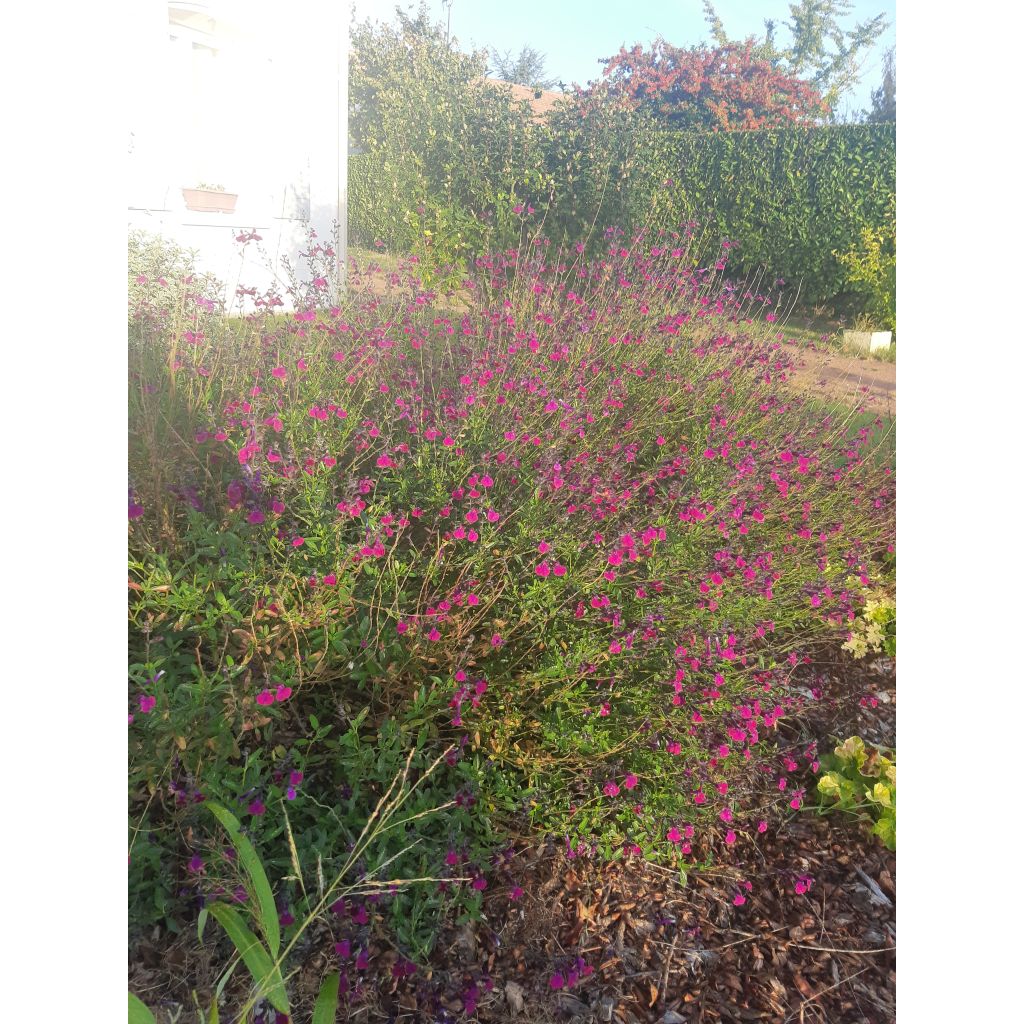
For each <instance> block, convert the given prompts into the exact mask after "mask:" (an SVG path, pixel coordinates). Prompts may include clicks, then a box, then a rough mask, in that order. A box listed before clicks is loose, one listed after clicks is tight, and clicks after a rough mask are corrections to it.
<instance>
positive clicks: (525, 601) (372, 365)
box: [128, 203, 895, 1002]
mask: <svg viewBox="0 0 1024 1024" xmlns="http://www.w3.org/2000/svg"><path fill="white" fill-rule="evenodd" d="M514 205H515V207H517V209H516V210H515V212H510V215H511V216H515V217H518V218H520V220H521V242H520V244H519V246H518V247H514V248H508V249H504V250H501V251H498V252H493V253H489V254H485V255H477V256H475V257H472V258H470V257H466V276H465V278H464V279H463V280H462V281H461V282H459V287H458V289H457V290H453V291H451V292H448V293H443V292H440V291H436V290H432V289H431V288H430V287H428V286H427V285H426V284H425V283H424V281H423V278H422V276H421V275H420V273H419V264H418V263H416V262H411V261H402V262H399V263H398V264H397V265H396V266H395V267H394V268H392V269H390V270H387V271H385V270H383V269H382V268H374V267H372V266H370V267H367V266H359V265H356V264H355V263H354V262H353V263H352V264H351V265H350V267H349V275H348V277H349V284H350V291H349V293H348V295H347V296H345V297H341V296H338V295H337V294H336V293H333V292H332V290H331V285H330V282H329V275H328V273H327V271H326V269H325V268H326V267H327V265H328V264H329V263H330V261H331V260H332V259H333V258H334V251H333V248H332V247H331V245H330V244H329V243H325V242H323V241H321V240H318V239H316V238H315V237H313V238H311V239H310V243H309V247H308V250H307V252H306V253H305V254H304V255H305V257H306V260H307V262H308V263H309V269H308V272H306V273H305V274H302V273H298V272H296V273H295V274H293V275H292V276H291V278H290V279H289V280H288V281H286V282H283V283H282V285H281V288H280V290H279V291H269V292H266V293H257V292H256V291H254V290H252V289H246V288H245V287H240V288H239V290H238V293H237V294H236V295H234V296H223V295H218V294H214V293H211V292H207V291H204V290H202V289H200V288H198V287H197V282H196V280H195V278H194V277H193V279H192V282H191V283H184V284H180V283H179V282H171V281H170V280H169V279H168V280H167V283H166V284H161V283H160V282H159V281H152V280H149V279H148V277H147V281H146V282H137V283H138V284H139V287H140V289H141V290H140V292H139V293H138V296H137V309H136V310H134V311H133V316H132V319H131V326H130V344H129V371H130V380H129V402H130V406H129V409H130V449H129V484H130V491H129V504H128V518H129V526H128V530H129V584H128V586H129V624H130V643H129V726H128V727H129V751H130V773H129V801H130V822H129V857H130V863H129V894H130V917H131V921H132V925H133V927H134V928H142V927H146V926H149V925H151V924H153V923H154V922H163V923H164V924H166V926H167V927H168V928H169V929H171V930H172V931H175V930H182V929H184V928H186V927H192V926H193V923H194V922H195V920H196V919H197V916H198V915H199V914H200V912H201V911H203V910H204V909H205V910H206V911H207V913H208V915H209V916H212V917H214V918H215V919H216V920H217V921H219V923H220V924H221V926H222V927H223V928H224V929H225V930H226V931H227V932H228V934H229V935H230V936H231V939H232V941H233V942H234V944H235V946H236V947H237V946H238V941H237V940H238V938H239V937H241V938H242V939H244V940H246V941H248V940H247V938H246V935H245V933H243V932H242V931H241V929H240V927H238V925H239V923H241V924H244V925H245V927H246V928H247V929H248V930H249V932H250V933H251V934H252V936H253V941H252V943H250V947H251V948H250V952H249V958H248V959H245V958H244V957H243V962H244V963H245V966H246V968H247V969H248V970H249V972H250V974H251V975H252V976H253V978H254V980H255V981H256V982H257V983H258V984H259V985H260V986H261V988H262V990H263V992H264V994H265V995H267V997H268V998H269V995H270V993H271V992H278V993H279V992H280V991H281V984H279V983H278V979H277V975H276V974H273V973H272V972H268V971H266V970H264V968H266V966H267V964H266V961H267V960H269V961H270V962H271V964H272V965H274V966H275V968H280V964H279V963H278V960H279V955H278V953H276V952H275V950H274V946H275V945H276V943H277V941H281V942H282V946H281V947H280V949H281V950H282V951H283V950H284V948H285V943H286V940H287V934H288V932H287V928H288V927H291V926H292V925H291V924H288V925H280V921H282V920H285V921H290V922H294V920H295V919H296V917H298V916H299V915H298V914H297V913H296V909H297V908H298V909H299V910H300V911H301V909H302V908H306V910H308V909H310V904H309V898H310V897H309V893H310V882H309V878H310V874H311V873H312V875H313V877H316V878H318V879H319V878H323V879H325V880H326V879H331V878H335V877H339V876H342V875H344V877H345V878H346V879H348V880H349V882H350V883H352V884H355V883H366V882H367V880H372V879H375V878H389V879H395V878H404V879H428V880H429V881H425V882H423V883H422V884H418V885H416V886H412V887H408V888H406V887H403V886H399V887H394V886H392V887H382V888H380V889H379V890H377V891H373V892H370V891H368V890H366V889H363V890H362V891H358V892H357V893H356V894H354V895H352V896H349V897H345V898H343V899H336V900H335V901H334V903H332V904H331V905H330V906H329V907H328V914H327V919H328V920H329V922H330V925H331V928H332V929H333V931H334V935H335V938H336V942H337V955H338V957H339V960H340V961H341V963H342V964H344V965H346V967H347V966H348V965H351V966H352V967H353V969H354V970H356V974H358V971H359V970H363V969H365V967H366V964H367V957H368V956H369V955H370V953H369V949H370V944H369V942H368V936H370V935H372V934H379V933H380V930H381V929H386V930H387V932H388V934H389V935H390V936H391V937H392V938H391V940H390V941H392V942H393V943H394V945H395V946H396V947H397V948H398V949H400V950H401V951H402V957H403V959H400V960H399V961H398V962H397V963H395V964H393V965H392V970H393V971H398V972H400V973H401V972H406V973H408V972H411V971H414V970H415V969H416V968H415V963H416V960H417V959H419V958H421V957H423V956H425V955H426V953H427V952H429V950H430V948H431V945H432V943H433V941H434V937H435V936H436V934H437V928H438V925H439V923H441V922H443V921H445V920H450V919H452V918H453V917H454V918H458V919H461V920H466V919H471V918H473V917H475V916H476V915H478V914H479V913H480V910H481V906H482V899H483V893H484V891H485V890H490V891H491V892H492V893H493V892H495V891H497V892H499V893H507V895H508V898H509V899H510V900H513V901H514V900H517V899H518V898H520V896H521V895H522V888H521V886H520V885H519V881H520V879H519V878H518V877H517V873H516V863H517V860H516V851H517V848H516V844H515V842H513V839H512V837H513V836H523V835H529V834H531V833H532V834H538V835H543V834H546V835H548V836H552V837H554V838H555V839H556V840H557V842H559V843H560V844H564V848H565V850H566V853H567V854H568V855H569V856H573V857H600V858H620V857H644V858H649V859H652V860H656V861H658V862H660V863H663V864H667V865H670V866H672V867H673V868H675V869H678V870H680V871H681V872H683V873H685V872H687V871H690V870H694V869H699V868H700V867H701V866H702V865H706V864H709V863H711V862H713V861H722V860H724V861H728V860H729V859H730V858H733V857H735V856H736V855H737V851H738V850H739V849H741V848H742V847H745V846H748V845H750V844H756V843H757V842H758V841H759V840H760V838H761V837H762V836H763V835H764V833H765V832H766V831H768V830H769V829H771V828H773V827H774V826H775V825H776V823H778V822H779V821H780V820H781V819H782V818H783V817H785V816H786V815H789V814H791V813H792V812H793V811H795V810H798V809H800V807H801V806H802V804H803V801H804V796H805V793H806V790H807V789H808V788H809V787H813V785H814V780H813V779H808V778H807V776H808V773H811V774H812V775H813V768H814V767H817V760H816V753H815V749H814V744H813V743H808V742H807V741H806V740H801V739H800V738H799V737H801V735H806V734H803V733H801V731H800V729H799V728H797V727H794V724H795V723H797V722H798V720H799V718H800V716H801V714H802V713H803V712H804V710H805V709H806V707H807V706H808V703H809V702H811V701H813V697H812V696H808V695H807V694H808V692H809V691H807V690H806V688H805V687H804V686H802V685H800V684H801V680H802V678H803V677H802V673H804V672H807V671H810V670H811V667H813V663H814V662H815V660H816V659H817V658H818V657H819V655H820V654H821V653H823V652H828V651H833V650H834V649H835V647H837V646H838V645H839V644H840V643H841V642H842V641H843V640H844V639H846V638H847V636H848V634H849V631H850V629H851V625H852V624H853V623H854V622H855V621H856V619H857V616H858V615H859V614H860V613H861V612H862V611H863V605H864V592H865V591H864V588H875V587H884V588H887V589H888V588H891V584H892V575H893V565H894V502H895V478H894V468H893V466H892V465H891V458H890V451H889V449H888V447H887V445H886V443H885V442H886V441H887V439H888V437H889V435H890V434H891V424H889V423H888V422H887V421H885V420H883V419H882V418H881V417H875V416H873V415H872V414H871V413H870V412H866V411H864V410H850V409H847V408H845V407H843V406H832V405H829V404H828V403H827V402H823V401H821V400H819V399H818V398H816V397H815V396H814V395H807V394H806V393H804V392H801V391H798V390H796V389H795V388H793V386H792V385H791V383H790V379H789V378H790V376H791V374H792V373H793V370H794V367H795V350H794V349H793V348H792V347H791V346H788V345H787V344H785V330H784V327H783V320H784V311H783V310H781V309H780V308H779V305H778V302H777V298H778V294H777V292H774V291H773V290H772V289H770V288H766V287H758V286H757V285H756V284H754V283H750V282H743V281H738V280H734V279H732V278H731V277H730V276H729V269H728V267H729V262H728V261H729V258H730V251H731V246H730V244H729V242H728V241H726V242H723V243H722V244H721V246H717V245H716V246H715V247H714V248H713V249H711V250H707V249H705V248H704V247H702V246H701V245H700V244H698V234H697V232H696V231H695V229H694V226H692V225H690V226H686V225H684V226H683V227H681V228H680V230H679V231H676V232H644V231H639V232H636V233H632V234H626V233H625V232H623V231H622V230H620V229H608V230H607V231H606V232H605V233H604V235H603V237H602V238H601V240H600V253H599V255H598V256H597V257H596V258H594V257H589V256H588V255H587V250H586V247H585V246H584V244H583V243H582V242H581V243H578V244H576V245H572V246H569V247H567V248H559V247H557V246H555V245H553V244H550V243H548V242H547V241H546V239H545V238H544V236H543V232H542V230H540V229H538V227H537V226H536V218H538V217H539V216H540V214H539V213H536V212H534V211H532V209H531V208H530V207H529V205H528V204H519V203H516V204H514ZM258 242H259V238H258V236H257V235H255V234H254V233H251V232H250V233H246V234H243V235H241V236H240V242H239V244H242V245H256V244H258ZM179 286H180V288H181V294H182V301H181V303H180V304H178V306H177V307H176V311H174V310H170V306H169V305H168V304H167V303H166V302H165V301H164V297H165V296H166V294H167V292H166V291H165V289H169V288H175V287H179ZM286 295H287V298H288V300H289V302H290V305H291V307H292V308H291V311H289V312H284V311H283V304H284V297H285V296H286ZM171 305H173V304H171ZM153 310H158V311H159V310H170V311H169V312H168V313H167V314H166V315H164V314H161V315H155V314H153V315H150V314H151V313H152V311H153ZM231 310H234V311H235V312H234V315H229V312H230V311H231ZM850 577H853V580H854V581H855V582H853V583H851V581H850ZM401 772H408V778H409V779H410V780H412V782H414V783H416V782H418V781H419V780H421V779H422V784H420V785H417V786H416V787H415V788H413V789H412V790H411V791H410V793H409V797H408V802H407V804H406V805H405V813H404V815H403V816H402V817H400V818H396V819H395V820H394V821H392V822H389V823H388V827H387V828H386V829H381V830H379V831H378V832H377V833H376V835H375V841H374V842H373V843H372V844H369V845H367V844H362V843H361V841H360V837H361V836H362V835H363V833H364V830H365V828H366V826H367V822H368V821H369V820H370V819H371V817H372V815H373V814H374V809H375V808H376V807H378V805H379V803H380V800H381V798H382V796H383V794H385V793H387V792H388V787H389V786H390V785H391V782H392V780H393V779H394V778H395V777H396V775H397V774H399V773H401ZM205 805H211V806H212V805H216V808H217V809H216V810H214V813H213V814H211V813H210V812H209V811H208V810H207V809H206V806H205ZM435 808H443V810H440V811H437V812H436V813H427V812H428V811H433V809H435ZM215 819H216V820H215ZM225 832H226V833H227V838H226V840H225ZM243 838H244V839H245V840H246V842H245V843H243V842H241V841H240V840H241V839H243ZM249 850H259V851H260V855H259V862H260V864H261V865H262V870H263V879H257V878H256V877H254V873H253V870H252V863H253V856H250V854H249V852H248V851H249ZM353 858H354V859H353ZM314 866H315V867H314ZM232 867H234V869H235V873H236V874H237V873H238V868H239V867H240V868H241V876H240V878H237V879H236V878H233V877H232V871H231V868H232ZM246 879H248V880H246ZM264 880H265V882H266V884H264ZM317 891H319V889H317ZM325 891H326V890H325ZM271 898H272V899H273V900H274V902H275V905H276V907H277V909H278V912H279V917H278V918H277V921H278V924H279V925H280V927H281V928H282V929H285V930H284V931H283V932H281V933H280V938H279V939H278V938H275V930H274V929H275V924H274V920H275V919H274V916H273V913H272V912H271V910H270V905H269V900H270V899H271ZM316 905H317V904H316V903H314V904H313V906H316ZM215 907H216V908H218V909H216V910H215V909H214V908H215ZM282 915H283V916H282ZM236 917H237V918H238V919H240V922H239V920H236ZM256 943H258V944H259V948H260V949H262V950H263V951H264V953H265V957H264V956H259V955H258V954H254V952H253V951H255V950H256V949H257V945H256ZM357 950H358V952H356V951H357ZM254 956H255V957H256V959H254ZM257 960H258V961H259V962H257ZM358 964H362V967H358ZM563 968H564V970H563ZM580 970H582V968H580V969H579V970H577V968H576V967H572V966H571V965H570V966H565V965H562V966H561V967H559V969H558V971H559V973H560V974H561V975H562V976H563V979H565V978H568V977H569V974H566V973H565V971H569V972H570V974H571V973H572V972H573V971H576V976H577V977H578V976H581V975H580V973H579V972H580ZM257 975H262V977H261V978H260V977H257ZM344 976H345V975H344V973H343V977H344ZM353 977H355V976H353ZM268 979H269V980H268ZM281 982H282V983H286V979H285V978H284V977H283V976H282V978H281ZM486 983H487V981H486V979H478V980H477V981H476V982H474V984H475V985H477V986H478V987H479V986H480V985H486ZM356 984H357V983H356V982H355V981H353V982H352V985H351V987H350V988H349V989H348V991H347V992H346V993H345V998H353V997H354V995H353V993H354V992H355V988H356ZM465 998H466V1000H468V1001H470V1002H473V1001H474V1000H475V998H476V997H475V996H473V994H472V993H470V992H467V995H466V997H465Z"/></svg>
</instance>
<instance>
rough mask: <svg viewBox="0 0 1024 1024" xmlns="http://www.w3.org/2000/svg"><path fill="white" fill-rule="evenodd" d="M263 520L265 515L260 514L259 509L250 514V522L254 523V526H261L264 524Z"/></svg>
mask: <svg viewBox="0 0 1024 1024" xmlns="http://www.w3.org/2000/svg"><path fill="white" fill-rule="evenodd" d="M263 519H264V516H263V513H262V512H260V511H259V510H258V509H256V510H254V511H252V512H250V513H249V517H248V520H249V522H250V523H252V525H253V526H259V524H260V523H262V522H263Z"/></svg>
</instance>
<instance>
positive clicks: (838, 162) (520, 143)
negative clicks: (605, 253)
mask: <svg viewBox="0 0 1024 1024" xmlns="http://www.w3.org/2000/svg"><path fill="white" fill-rule="evenodd" d="M506 110H507V108H506V109H505V110H503V111H502V113H503V114H504V115H505V117H504V118H503V120H506V119H507V121H509V122H516V124H515V125H510V124H508V123H506V124H504V125H503V126H502V127H503V129H504V131H503V133H502V138H504V139H505V142H504V143H503V144H502V145H501V146H500V147H499V141H500V140H497V139H496V137H495V136H494V135H493V134H490V135H488V134H485V133H483V132H480V131H479V130H476V131H474V130H472V129H471V130H468V131H467V130H463V131H462V132H460V133H459V137H458V139H453V140H446V139H445V138H444V134H443V133H438V134H437V135H436V136H434V138H433V139H431V140H430V144H429V145H426V146H424V147H423V148H422V149H420V150H419V152H418V153H417V154H416V155H417V158H418V162H419V164H420V173H419V174H418V175H417V176H416V177H417V179H418V181H417V185H418V187H417V189H416V190H415V191H416V193H417V194H413V190H411V189H409V188H408V187H403V181H402V180H400V175H399V174H398V169H399V168H400V167H401V166H402V164H403V161H402V159H401V156H402V155H401V154H399V153H397V152H396V153H394V154H391V153H389V152H388V151H387V149H386V148H385V149H378V150H377V151H375V152H373V153H366V154H360V155H357V156H354V157H353V158H352V160H351V162H350V169H351V177H350V182H349V216H350V226H349V231H350V237H351V239H352V241H353V244H356V245H363V246H366V247H372V246H373V245H374V243H375V242H377V241H378V240H380V241H383V242H384V244H385V246H386V247H387V248H389V249H393V250H396V251H408V250H409V249H411V248H413V247H414V246H415V244H416V238H415V237H414V235H415V233H416V231H417V230H418V229H420V228H421V227H422V226H423V223H422V221H420V220H419V219H418V218H416V217H411V216H410V214H411V212H413V211H414V210H415V208H416V207H417V206H420V207H423V206H426V207H427V208H428V209H429V210H430V211H431V215H432V221H431V223H432V224H433V225H434V227H435V228H441V229H442V231H444V230H445V229H446V227H447V226H448V225H459V227H460V228H461V229H462V231H461V234H462V240H463V242H464V243H470V245H472V244H473V243H482V244H487V245H490V246H494V247H507V246H509V245H515V244H518V241H519V225H518V223H517V222H516V221H515V220H514V219H513V220H511V221H510V220H509V219H508V216H507V209H500V208H499V206H498V203H496V202H495V200H496V198H497V197H501V200H503V201H504V202H505V203H506V204H508V205H511V202H512V199H520V200H523V201H526V202H528V203H530V204H531V205H533V206H535V207H536V209H537V217H541V216H543V217H544V227H543V231H544V234H545V235H547V236H548V237H550V238H552V239H554V240H556V241H569V242H575V241H578V240H580V239H582V238H585V237H588V236H589V237H590V238H591V240H592V244H599V242H600V240H601V238H602V237H603V231H604V229H606V228H608V227H611V226H619V227H623V228H625V229H626V230H627V231H633V230H636V229H637V228H639V227H641V226H648V227H650V228H652V229H659V228H677V227H679V225H680V223H681V222H683V221H696V222H698V223H699V224H700V225H702V226H703V227H704V228H705V229H706V230H707V231H708V232H709V234H710V235H711V236H713V237H714V238H715V239H716V240H717V238H718V237H726V238H729V239H730V240H732V241H734V242H736V243H737V248H736V250H734V256H733V262H732V266H733V267H734V268H735V269H736V270H737V271H739V272H742V273H751V272H754V271H757V270H761V269H763V270H765V271H766V272H767V273H768V274H769V275H771V278H772V279H775V278H780V277H781V278H783V279H784V280H785V281H786V282H787V284H789V285H792V286H795V285H796V284H797V283H798V282H799V283H800V289H801V292H800V294H801V296H802V297H803V298H804V299H806V300H807V301H822V300H826V299H830V298H833V297H835V296H836V295H838V294H840V293H843V292H846V291H850V290H853V289H851V285H850V281H849V278H848V273H847V271H846V270H845V269H844V267H843V265H842V264H841V263H840V261H839V260H838V259H837V258H836V255H835V253H836V252H840V253H842V252H847V251H849V250H851V249H853V248H855V247H857V246H858V245H859V244H860V241H861V235H862V230H863V229H864V228H870V229H872V230H877V229H879V228H882V227H883V226H884V225H885V224H886V223H887V221H886V218H887V214H888V211H889V208H890V201H891V198H892V196H893V195H894V194H895V188H896V131H895V126H894V125H889V124H884V125H841V126H830V127H823V128H787V129H770V130H761V131H752V132H730V133H718V134H709V133H696V132H667V131H664V130H663V129H661V128H659V127H658V126H657V125H655V124H653V123H652V122H651V121H650V120H647V119H645V118H643V117H639V116H637V115H630V114H626V113H624V112H622V111H599V112H597V113H596V114H593V113H592V114H590V115H586V116H584V115H580V114H578V113H577V112H576V111H575V110H572V109H571V108H567V109H565V110H563V111H561V112H559V113H556V114H555V115H554V116H552V117H551V118H550V120H549V123H548V124H547V125H545V126H537V125H534V124H523V125H519V124H518V119H519V118H522V117H525V116H526V115H525V114H524V113H522V112H517V113H512V112H508V113H506ZM462 127H463V128H464V129H465V128H467V127H469V126H465V125H464V126H462ZM475 127H477V129H478V128H479V126H475ZM512 127H518V128H519V130H518V131H516V132H511V131H510V130H509V129H510V128H512ZM499 148H500V149H501V150H503V152H500V154H499V153H498V152H497V151H498V149H499ZM492 149H493V150H495V152H491V150H492ZM454 154H457V159H455V160H453V155H454ZM432 166H436V167H437V168H443V169H444V171H445V172H446V173H444V175H443V178H444V185H443V186H442V187H438V186H440V184H441V183H440V181H439V180H438V178H439V175H437V174H432V173H430V171H429V169H430V167H432ZM453 171H454V173H453ZM494 171H496V172H498V173H497V174H495V173H493V172H494ZM492 178H494V180H491V179H492ZM408 180H409V179H408V177H406V178H405V181H406V182H408ZM460 186H461V187H460ZM509 197H511V198H509ZM472 227H476V228H478V229H479V231H480V235H479V237H478V238H470V237H468V236H472V235H474V234H476V233H477V232H475V231H473V230H466V229H467V228H472ZM435 235H436V232H435Z"/></svg>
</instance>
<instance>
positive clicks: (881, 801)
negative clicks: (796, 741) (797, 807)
mask: <svg viewBox="0 0 1024 1024" xmlns="http://www.w3.org/2000/svg"><path fill="white" fill-rule="evenodd" d="M822 764H823V767H824V768H826V769H828V770H827V771H826V772H825V774H824V775H823V776H822V777H821V778H820V779H819V780H818V794H819V796H820V797H821V799H822V803H823V804H824V805H825V806H826V807H838V808H839V809H840V810H843V811H849V812H851V813H853V814H856V815H858V816H859V817H864V818H867V819H868V820H870V821H872V822H873V825H872V827H871V832H872V834H873V835H876V836H878V838H879V839H881V841H882V842H883V843H884V844H885V845H886V846H887V847H888V848H889V849H890V850H895V849H896V762H895V761H894V760H890V759H889V758H888V757H885V756H884V755H883V754H882V753H881V752H880V751H879V750H878V749H877V748H874V747H872V748H871V749H868V748H867V747H866V746H865V745H864V741H863V740H862V739H861V738H860V737H859V736H851V737H850V738H849V739H848V740H844V741H843V742H842V743H840V744H839V745H838V746H837V747H836V749H835V752H834V753H833V754H829V755H827V756H826V757H824V758H823V759H822Z"/></svg>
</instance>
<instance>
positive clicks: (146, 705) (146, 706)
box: [139, 693, 156, 715]
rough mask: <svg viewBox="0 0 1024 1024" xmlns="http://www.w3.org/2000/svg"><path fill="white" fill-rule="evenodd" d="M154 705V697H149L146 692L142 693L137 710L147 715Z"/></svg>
mask: <svg viewBox="0 0 1024 1024" xmlns="http://www.w3.org/2000/svg"><path fill="white" fill-rule="evenodd" d="M155 707H156V697H151V696H150V695H149V694H148V693H144V694H142V696H140V697H139V711H141V712H142V713H143V714H144V715H148V714H149V713H150V711H152V710H153V708H155Z"/></svg>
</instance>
